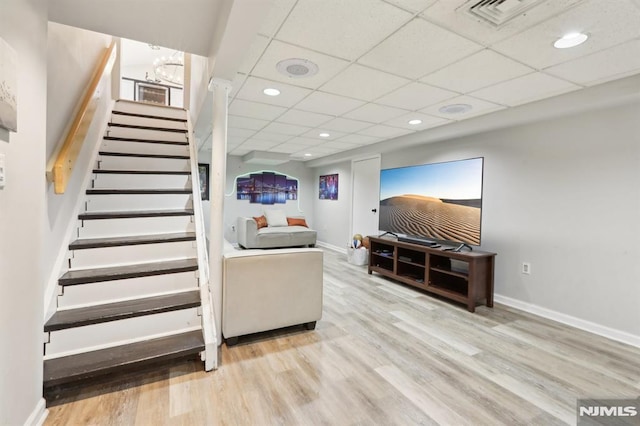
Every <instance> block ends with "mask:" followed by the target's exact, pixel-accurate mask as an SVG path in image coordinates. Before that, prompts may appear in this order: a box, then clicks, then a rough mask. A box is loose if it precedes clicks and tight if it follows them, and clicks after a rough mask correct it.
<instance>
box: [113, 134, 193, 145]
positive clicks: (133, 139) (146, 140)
mask: <svg viewBox="0 0 640 426" xmlns="http://www.w3.org/2000/svg"><path fill="white" fill-rule="evenodd" d="M102 139H104V140H107V141H123V142H138V143H157V144H161V145H184V146H186V145H189V142H187V141H183V142H180V141H161V140H153V139H138V138H123V137H119V136H104V137H103V138H102Z"/></svg>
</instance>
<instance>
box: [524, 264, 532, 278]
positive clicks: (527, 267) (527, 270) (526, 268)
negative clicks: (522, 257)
mask: <svg viewBox="0 0 640 426" xmlns="http://www.w3.org/2000/svg"><path fill="white" fill-rule="evenodd" d="M522 273H523V274H527V275H529V274H531V264H530V263H529V262H522Z"/></svg>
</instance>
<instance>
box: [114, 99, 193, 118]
mask: <svg viewBox="0 0 640 426" xmlns="http://www.w3.org/2000/svg"><path fill="white" fill-rule="evenodd" d="M113 110H114V111H122V112H130V113H132V114H146V115H155V116H158V117H170V118H181V119H186V118H187V112H186V111H185V110H184V109H178V108H167V107H162V106H158V105H150V104H143V103H139V102H136V103H133V102H116V105H115V107H114V108H113Z"/></svg>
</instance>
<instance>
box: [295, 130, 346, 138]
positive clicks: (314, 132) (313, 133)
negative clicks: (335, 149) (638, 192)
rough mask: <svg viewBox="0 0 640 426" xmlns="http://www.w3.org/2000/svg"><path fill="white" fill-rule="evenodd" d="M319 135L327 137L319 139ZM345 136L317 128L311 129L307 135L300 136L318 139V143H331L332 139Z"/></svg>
mask: <svg viewBox="0 0 640 426" xmlns="http://www.w3.org/2000/svg"><path fill="white" fill-rule="evenodd" d="M320 133H328V134H329V136H327V137H324V138H323V137H321V136H320ZM344 135H346V133H342V132H336V131H333V130H331V131H329V130H325V129H324V128H318V129H313V130H310V131H308V132H307V133H305V134H303V135H302V136H306V137H308V138H313V139H318V140H320V141H331V140H334V139H337V138H339V137H342V136H344Z"/></svg>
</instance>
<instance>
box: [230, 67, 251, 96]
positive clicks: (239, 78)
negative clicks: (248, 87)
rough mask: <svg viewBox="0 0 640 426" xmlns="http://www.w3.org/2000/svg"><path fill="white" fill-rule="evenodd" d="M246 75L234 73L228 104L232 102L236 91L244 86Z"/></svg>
mask: <svg viewBox="0 0 640 426" xmlns="http://www.w3.org/2000/svg"><path fill="white" fill-rule="evenodd" d="M247 77H248V75H246V74H242V73H236V75H235V76H234V77H233V81H232V82H231V91H229V103H231V102H232V101H233V98H235V97H236V95H237V94H238V91H239V90H240V88H241V87H242V84H244V81H245V80H246V79H247Z"/></svg>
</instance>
